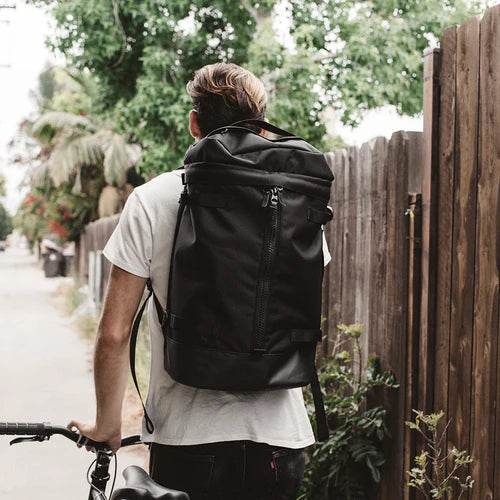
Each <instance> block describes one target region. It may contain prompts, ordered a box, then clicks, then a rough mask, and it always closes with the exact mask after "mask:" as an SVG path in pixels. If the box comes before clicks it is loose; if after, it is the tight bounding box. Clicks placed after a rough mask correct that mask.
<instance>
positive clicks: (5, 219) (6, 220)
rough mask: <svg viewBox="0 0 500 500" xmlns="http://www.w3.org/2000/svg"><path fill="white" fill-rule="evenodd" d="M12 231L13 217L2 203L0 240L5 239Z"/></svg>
mask: <svg viewBox="0 0 500 500" xmlns="http://www.w3.org/2000/svg"><path fill="white" fill-rule="evenodd" d="M10 233H12V217H11V216H10V214H9V212H7V210H5V207H4V206H3V205H2V204H1V203H0V240H5V239H6V238H7V236H9V234H10Z"/></svg>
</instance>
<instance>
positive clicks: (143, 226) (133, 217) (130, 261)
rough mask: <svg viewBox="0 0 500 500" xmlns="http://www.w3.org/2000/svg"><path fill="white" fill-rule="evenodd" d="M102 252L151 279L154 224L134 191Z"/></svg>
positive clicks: (108, 257)
mask: <svg viewBox="0 0 500 500" xmlns="http://www.w3.org/2000/svg"><path fill="white" fill-rule="evenodd" d="M102 253H103V254H104V256H105V257H106V258H107V259H108V260H109V261H110V262H111V263H112V264H113V265H115V266H117V267H120V268H121V269H124V270H125V271H128V272H129V273H132V274H135V275H136V276H140V277H141V278H149V272H150V266H151V257H152V253H153V232H152V225H151V220H150V218H149V217H148V215H147V213H146V211H145V209H144V207H143V205H142V203H141V201H140V199H139V197H138V195H137V194H136V193H135V191H134V192H132V194H131V195H130V196H129V197H128V199H127V202H126V203H125V207H124V208H123V212H122V213H121V215H120V221H119V222H118V225H117V226H116V228H115V230H114V231H113V233H112V235H111V236H110V238H109V240H108V242H107V244H106V246H105V247H104V250H103V251H102Z"/></svg>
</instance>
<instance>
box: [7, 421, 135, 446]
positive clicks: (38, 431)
mask: <svg viewBox="0 0 500 500" xmlns="http://www.w3.org/2000/svg"><path fill="white" fill-rule="evenodd" d="M0 434H4V435H9V436H38V437H39V438H41V439H49V438H50V437H51V436H52V435H54V434H59V435H61V436H64V437H66V438H68V439H70V440H71V441H73V442H75V443H77V444H81V445H82V446H90V447H91V448H94V449H95V450H109V446H108V445H107V444H106V443H99V442H97V441H93V440H92V439H89V438H87V437H85V436H84V435H82V434H78V432H74V431H71V430H69V429H68V428H67V427H64V426H62V425H52V424H51V423H50V422H44V423H26V422H0ZM140 443H141V437H140V436H139V435H137V434H136V435H133V436H127V437H125V438H123V439H122V444H121V446H122V447H124V446H132V445H134V444H140Z"/></svg>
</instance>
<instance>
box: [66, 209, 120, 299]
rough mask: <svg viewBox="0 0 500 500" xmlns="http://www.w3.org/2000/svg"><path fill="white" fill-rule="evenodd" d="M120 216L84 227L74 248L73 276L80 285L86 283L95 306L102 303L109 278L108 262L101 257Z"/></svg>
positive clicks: (106, 218) (99, 220)
mask: <svg viewBox="0 0 500 500" xmlns="http://www.w3.org/2000/svg"><path fill="white" fill-rule="evenodd" d="M119 218H120V216H119V215H113V216H111V217H105V218H102V219H98V220H96V221H95V222H91V223H90V224H87V225H86V226H85V231H84V232H83V233H82V234H81V235H80V241H79V243H78V245H77V247H76V255H75V274H76V277H77V279H78V281H79V282H80V283H88V285H89V288H90V291H91V293H92V295H93V297H94V300H95V302H96V303H97V304H99V303H100V302H101V301H102V298H103V295H104V293H105V291H106V287H107V285H108V278H109V270H110V268H111V264H110V262H109V261H108V260H107V259H106V258H104V256H103V255H102V250H103V249H104V246H105V245H106V242H107V241H108V239H109V237H110V236H111V233H112V232H113V230H114V229H115V227H116V225H117V224H118V220H119Z"/></svg>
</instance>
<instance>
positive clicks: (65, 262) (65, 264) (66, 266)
mask: <svg viewBox="0 0 500 500" xmlns="http://www.w3.org/2000/svg"><path fill="white" fill-rule="evenodd" d="M72 265H73V255H63V256H62V265H61V268H62V269H61V275H62V276H71V266H72Z"/></svg>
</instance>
